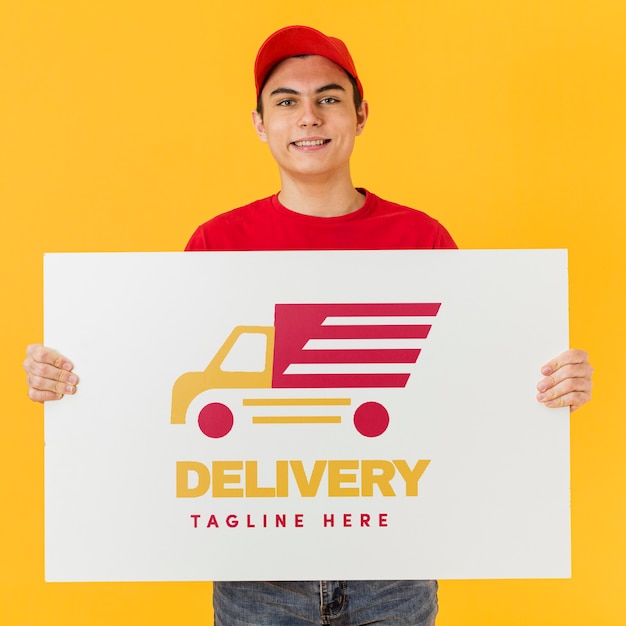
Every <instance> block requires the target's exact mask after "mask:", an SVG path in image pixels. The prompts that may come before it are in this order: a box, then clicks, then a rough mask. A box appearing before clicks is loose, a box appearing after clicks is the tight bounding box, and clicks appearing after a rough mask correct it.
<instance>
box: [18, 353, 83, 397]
mask: <svg viewBox="0 0 626 626" xmlns="http://www.w3.org/2000/svg"><path fill="white" fill-rule="evenodd" d="M24 369H25V370H26V382H27V384H28V397H29V398H30V399H31V400H33V401H34V402H46V401H47V400H60V399H61V398H62V397H63V396H65V395H71V394H73V393H76V385H77V384H78V376H76V374H74V373H73V372H72V370H73V369H74V365H73V363H72V362H71V361H69V360H68V359H66V358H65V357H64V356H62V355H60V354H59V353H58V352H56V351H54V350H51V349H50V348H46V347H45V346H42V345H41V344H40V343H37V344H33V345H30V346H28V348H26V359H25V360H24Z"/></svg>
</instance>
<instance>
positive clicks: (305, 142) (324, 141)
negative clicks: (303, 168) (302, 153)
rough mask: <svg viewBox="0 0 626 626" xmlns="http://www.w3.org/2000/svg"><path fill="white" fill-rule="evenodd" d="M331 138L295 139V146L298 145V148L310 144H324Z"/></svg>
mask: <svg viewBox="0 0 626 626" xmlns="http://www.w3.org/2000/svg"><path fill="white" fill-rule="evenodd" d="M329 141H330V139H312V140H303V141H294V142H293V144H294V146H298V148H306V147H308V146H323V145H324V144H325V143H328V142H329Z"/></svg>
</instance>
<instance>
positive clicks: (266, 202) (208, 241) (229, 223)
mask: <svg viewBox="0 0 626 626" xmlns="http://www.w3.org/2000/svg"><path fill="white" fill-rule="evenodd" d="M272 198H273V196H269V197H267V198H261V199H260V200H255V201H254V202H250V203H249V204H245V205H243V206H240V207H237V208H236V209H231V210H230V211H225V212H224V213H220V214H219V215H216V216H215V217H212V218H211V219H210V220H208V221H206V222H204V223H203V224H201V225H200V226H198V228H196V230H195V232H194V233H193V235H192V236H191V239H190V240H189V243H188V244H187V246H186V248H185V250H188V251H189V250H192V251H193V250H215V249H223V246H224V245H227V241H226V240H230V239H231V238H232V236H233V234H234V233H237V232H238V230H239V229H240V228H241V227H242V226H243V225H245V228H246V229H253V228H254V224H255V223H264V222H265V221H266V220H267V215H268V213H269V211H270V210H271V207H272ZM228 244H230V241H228Z"/></svg>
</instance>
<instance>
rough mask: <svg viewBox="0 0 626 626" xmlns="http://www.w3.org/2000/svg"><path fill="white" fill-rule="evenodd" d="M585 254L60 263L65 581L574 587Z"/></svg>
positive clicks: (122, 257) (52, 339)
mask: <svg viewBox="0 0 626 626" xmlns="http://www.w3.org/2000/svg"><path fill="white" fill-rule="evenodd" d="M567 317H568V312H567V254H566V252H565V251H562V250H557V251H554V250H552V251H546V250H544V251H522V250H517V251H449V250H445V251H444V250H441V251H393V252H391V251H375V252H372V251H369V252H335V251H333V252H211V253H207V252H202V253H180V254H179V253H158V254H156V253H155V254H51V255H47V256H46V258H45V342H46V344H47V345H49V346H51V347H54V348H56V349H58V350H59V351H61V352H62V353H63V354H65V355H67V356H68V357H69V358H71V359H72V360H73V362H74V363H75V366H76V372H77V373H78V374H79V376H80V377H81V382H80V386H79V391H78V393H77V394H76V395H75V396H72V397H67V398H65V399H64V400H63V401H61V402H57V403H47V404H46V408H45V414H46V415H45V417H46V423H45V438H46V452H45V455H46V461H45V463H46V578H47V580H49V581H174V580H190V581H191V580H289V579H292V580H305V579H314V580H319V579H333V580H334V579H339V580H343V579H402V578H408V579H411V578H416V579H422V578H455V579H461V578H501V577H502V578H520V577H521V578H531V577H541V578H548V577H568V576H570V517H569V516H570V509H569V412H568V410H566V409H564V410H550V409H547V408H545V407H544V406H542V405H541V404H539V403H538V402H537V401H536V400H535V394H536V389H535V385H536V383H537V382H538V380H539V379H540V378H541V373H540V367H541V365H542V364H543V363H545V362H546V361H547V360H549V359H550V358H552V357H553V356H556V355H557V354H559V353H560V352H562V351H563V350H564V349H566V348H567V346H568V330H567V328H568V320H567Z"/></svg>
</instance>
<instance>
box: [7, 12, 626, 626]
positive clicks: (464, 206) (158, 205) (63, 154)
mask: <svg viewBox="0 0 626 626" xmlns="http://www.w3.org/2000/svg"><path fill="white" fill-rule="evenodd" d="M289 23H307V24H310V25H312V26H315V27H318V28H320V29H321V30H324V31H326V32H328V33H330V34H336V35H338V36H340V37H342V38H344V39H345V40H346V42H347V43H348V45H349V47H350V49H351V51H352V53H353V55H354V57H355V59H356V62H357V67H359V68H360V74H361V79H362V81H363V84H364V85H365V91H366V97H367V98H368V99H369V101H370V105H371V117H370V121H369V124H368V128H367V129H366V132H365V134H364V136H363V137H361V138H359V140H358V145H357V152H356V155H355V157H354V161H353V165H354V167H353V174H354V181H355V184H357V185H363V186H367V187H368V188H369V189H371V190H372V191H374V192H376V193H378V194H380V195H382V196H383V197H387V198H389V199H392V200H395V201H398V202H403V203H406V204H409V205H412V206H415V207H418V208H421V209H424V210H425V211H427V212H429V213H430V214H432V215H433V216H435V217H436V218H438V219H439V220H440V221H441V222H443V223H444V224H445V225H446V226H447V227H448V228H449V230H450V231H451V232H452V234H453V236H454V237H455V238H456V240H457V241H458V243H459V245H460V246H461V247H464V248H497V247H511V248H516V247H531V248H533V247H567V248H569V250H570V271H571V279H570V286H571V338H572V345H574V346H582V347H585V348H586V349H587V350H589V352H590V355H591V359H592V362H593V363H594V365H595V367H596V375H595V391H594V395H595V397H594V400H593V402H592V404H591V405H589V406H588V407H586V408H584V409H583V410H581V411H580V412H579V413H576V414H574V416H573V417H572V512H573V514H572V529H573V578H572V579H571V580H552V581H549V580H548V581H544V580H533V581H455V582H449V581H444V582H443V583H442V584H441V590H440V605H441V612H440V619H439V620H438V626H451V625H455V626H471V625H476V626H479V625H480V626H488V625H499V626H517V625H520V626H522V625H523V626H542V625H545V626H561V625H567V626H570V625H571V626H574V625H578V624H580V625H583V624H584V625H589V624H602V625H603V626H613V625H623V624H626V593H624V591H625V589H626V584H625V575H626V532H625V531H626V496H625V495H624V484H625V483H626V467H625V464H624V457H625V456H626V443H625V442H626V421H625V420H624V415H623V413H624V408H623V403H622V402H621V401H620V392H622V389H623V388H624V383H623V381H624V379H626V365H625V363H626V360H625V359H624V358H623V353H624V349H625V347H626V345H625V344H626V342H625V341H624V338H625V333H624V323H625V320H626V296H625V294H624V291H625V289H624V287H625V278H624V276H625V273H626V260H625V259H626V254H625V252H624V246H625V244H626V236H625V230H626V208H625V206H626V2H624V1H623V0H397V1H389V0H386V1H383V0H380V1H374V0H360V1H359V2H339V1H338V0H317V2H314V3H296V2H293V1H292V0H290V1H285V0H276V1H274V2H270V3H253V2H243V1H241V0H231V1H230V2H227V3H223V2H215V1H211V0H202V1H200V0H179V1H177V2H148V1H137V0H124V1H122V0H108V1H107V2H104V1H95V2H90V1H87V0H80V1H79V0H75V1H72V0H56V1H55V0H39V1H37V0H0V146H1V151H0V211H1V216H2V228H1V229H0V237H1V238H2V240H1V244H0V254H1V255H2V261H1V266H0V267H1V272H2V283H1V285H2V305H1V311H2V312H1V318H0V321H1V323H0V333H1V345H2V359H1V361H0V367H1V370H0V380H1V381H2V382H1V384H2V389H1V390H0V402H1V419H0V446H1V454H0V481H1V483H0V485H1V493H0V502H1V507H2V508H1V516H0V623H1V624H2V626H4V625H7V626H25V625H29V626H31V625H32V626H35V625H37V626H39V625H45V626H48V625H55V626H56V625H58V626H86V625H89V626H99V625H103V626H104V625H107V626H108V625H110V624H119V625H123V626H124V625H129V626H130V625H133V626H137V625H139V626H142V625H144V624H145V625H150V626H161V625H166V624H167V625H170V624H185V625H186V626H195V625H201V624H202V625H206V624H209V623H211V622H210V619H211V608H210V585H209V584H208V583H207V584H171V583H162V584H132V583H128V584H45V583H44V582H43V504H42V501H43V434H42V409H41V407H40V406H39V405H35V404H32V403H29V402H28V401H27V400H26V397H25V385H24V375H23V372H22V371H21V368H20V364H21V361H22V359H23V353H24V347H25V345H26V344H27V343H28V342H32V341H36V340H39V339H40V338H41V337H42V330H41V327H42V254H43V253H44V252H46V251H122V250H141V251H154V250H180V249H182V247H183V246H184V245H185V243H186V241H187V238H188V237H189V235H190V234H191V232H192V231H193V229H194V228H195V227H196V225H197V224H199V223H200V222H202V221H205V220H206V219H208V218H209V217H210V216H212V215H214V214H215V213H218V212H221V211H224V210H226V209H229V208H232V207H234V206H238V205H240V204H243V203H245V202H248V201H251V200H253V199H256V198H257V197H261V196H263V195H266V194H270V193H272V192H274V191H276V190H277V185H278V178H277V174H276V172H275V167H274V164H273V162H272V160H271V158H270V156H269V154H268V153H267V152H266V146H264V145H262V144H260V142H258V140H257V138H256V136H255V134H254V132H253V129H252V126H251V124H250V120H249V112H250V110H251V109H252V108H253V100H254V93H253V81H252V63H253V59H254V55H255V53H256V49H257V48H258V46H259V44H260V43H261V41H262V40H263V39H264V38H265V36H266V35H267V34H269V33H270V32H271V31H273V30H274V29H276V28H278V27H281V26H283V25H286V24H289ZM67 280H68V281H72V276H68V277H67ZM67 314H68V315H72V311H71V310H68V311H67ZM123 358H124V355H120V359H123ZM538 365H539V364H538ZM493 367H494V369H495V368H498V369H500V368H506V363H494V364H493ZM490 384H491V381H490V380H489V377H488V376H487V377H486V378H485V380H484V390H485V393H486V394H488V393H489V388H490ZM111 393H115V389H111ZM529 393H533V390H532V389H529ZM76 470H77V471H80V468H76ZM146 522H147V523H149V520H146Z"/></svg>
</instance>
